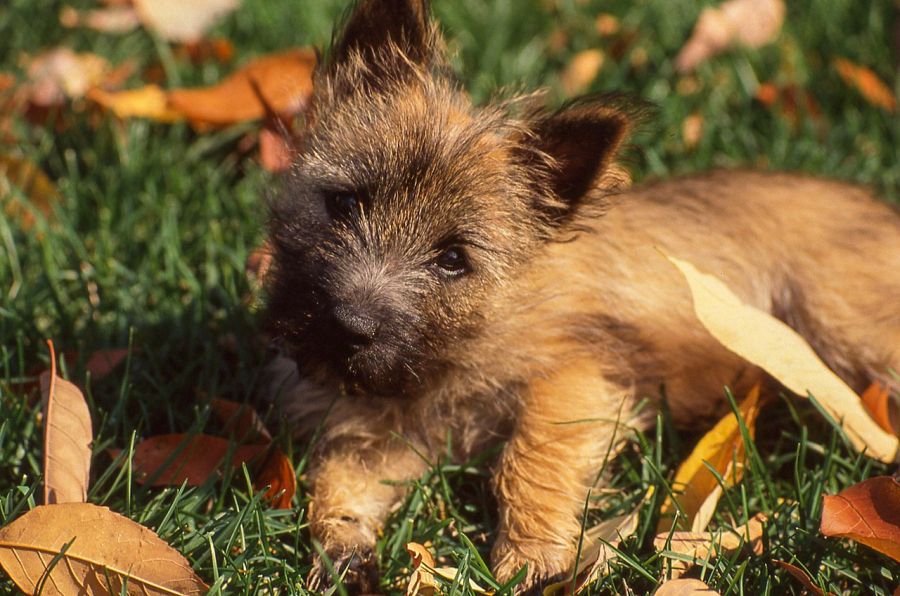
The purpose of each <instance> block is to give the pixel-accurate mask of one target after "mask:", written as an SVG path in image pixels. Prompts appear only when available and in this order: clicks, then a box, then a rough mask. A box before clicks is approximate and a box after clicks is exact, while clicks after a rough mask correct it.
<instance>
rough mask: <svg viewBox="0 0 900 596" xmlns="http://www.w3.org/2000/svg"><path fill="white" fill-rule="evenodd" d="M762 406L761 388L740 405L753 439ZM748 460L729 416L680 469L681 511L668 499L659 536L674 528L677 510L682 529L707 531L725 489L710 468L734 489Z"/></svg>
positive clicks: (734, 419) (677, 483)
mask: <svg viewBox="0 0 900 596" xmlns="http://www.w3.org/2000/svg"><path fill="white" fill-rule="evenodd" d="M761 406H762V404H761V403H760V399H759V385H758V384H757V385H756V386H754V387H753V389H751V390H750V392H749V393H748V394H747V397H746V398H744V400H743V401H742V402H741V403H740V404H739V405H738V411H739V412H740V413H741V418H742V419H743V421H744V424H745V425H746V427H747V431H748V433H749V434H750V437H751V438H752V437H753V436H754V433H755V429H756V418H757V416H758V415H759V410H760V407H761ZM745 459H746V456H745V448H744V437H743V435H742V434H741V427H740V425H739V424H738V419H737V417H736V416H735V414H734V412H729V413H728V414H726V415H725V417H724V418H722V419H721V420H719V422H718V423H716V425H715V426H714V427H713V428H712V429H711V430H710V431H709V432H707V433H706V435H704V436H703V438H702V439H700V442H699V443H697V446H696V447H694V450H693V451H692V452H691V454H690V455H689V456H688V458H687V459H686V460H684V462H682V464H681V465H680V466H679V467H678V471H677V472H676V473H675V480H673V481H672V487H673V489H674V490H675V493H676V495H677V496H676V497H675V501H677V504H678V507H676V503H675V502H673V499H672V497H671V496H669V497H666V500H665V501H664V502H663V505H662V508H661V510H660V520H659V525H658V526H657V532H665V531H667V530H668V529H669V528H670V527H671V525H672V518H673V517H674V516H675V513H676V510H680V511H681V513H682V514H683V516H681V517H679V520H678V525H679V527H681V528H683V529H685V530H690V531H692V532H702V531H703V530H705V529H706V526H707V525H708V524H709V521H710V520H711V519H712V515H713V513H714V512H715V509H716V504H717V503H718V501H719V497H721V494H722V486H721V485H720V484H719V481H718V479H717V478H716V477H715V475H714V474H713V473H712V472H711V471H710V469H709V467H707V466H711V467H712V468H713V469H714V470H716V471H717V472H718V473H719V474H720V475H721V476H722V478H723V479H724V480H725V483H726V485H728V486H730V485H731V484H732V483H735V482H737V481H739V480H740V479H741V477H742V476H743V473H744V460H745Z"/></svg>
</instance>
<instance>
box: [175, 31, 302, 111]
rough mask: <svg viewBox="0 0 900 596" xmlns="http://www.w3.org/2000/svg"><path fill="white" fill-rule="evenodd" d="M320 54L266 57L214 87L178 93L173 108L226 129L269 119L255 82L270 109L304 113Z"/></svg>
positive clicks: (293, 52)
mask: <svg viewBox="0 0 900 596" xmlns="http://www.w3.org/2000/svg"><path fill="white" fill-rule="evenodd" d="M315 66H316V54H315V52H313V51H312V50H311V49H308V48H300V49H294V50H288V51H285V52H281V53H278V54H270V55H268V56H263V57H261V58H258V59H256V60H254V61H252V62H249V63H247V64H245V65H244V66H243V67H242V68H241V69H240V70H238V71H237V72H235V73H234V74H232V75H231V76H229V77H228V78H227V79H225V80H224V81H222V82H221V83H219V84H218V85H214V86H212V87H201V88H197V89H176V90H174V91H170V92H169V105H170V106H171V107H172V108H173V109H175V110H177V111H179V112H181V113H182V114H183V115H184V116H185V117H186V118H188V119H189V120H192V121H194V122H199V123H205V124H215V125H225V124H233V123H235V122H244V121H246V120H255V119H258V118H262V117H263V116H265V115H266V106H265V105H264V104H263V102H261V101H260V98H259V97H258V94H257V92H256V90H254V87H253V83H251V81H253V82H255V83H256V85H257V87H258V89H259V94H261V95H262V96H263V97H264V98H265V101H266V102H268V104H269V106H271V108H272V109H273V110H274V111H276V112H277V113H279V114H285V115H290V114H297V113H299V112H301V111H302V110H303V109H304V108H305V107H306V104H307V102H308V100H309V96H310V94H311V93H312V72H313V69H314V68H315Z"/></svg>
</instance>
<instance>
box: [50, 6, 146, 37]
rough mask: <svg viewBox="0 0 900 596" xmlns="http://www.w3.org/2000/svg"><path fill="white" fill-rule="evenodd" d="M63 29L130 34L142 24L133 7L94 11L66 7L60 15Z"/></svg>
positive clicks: (113, 7) (114, 7)
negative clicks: (84, 29) (80, 28)
mask: <svg viewBox="0 0 900 596" xmlns="http://www.w3.org/2000/svg"><path fill="white" fill-rule="evenodd" d="M59 22H60V24H61V25H62V26H63V27H69V28H72V27H88V28H89V29H94V30H95V31H101V32H103V33H128V32H129V31H133V30H134V29H137V28H138V26H139V25H140V24H141V22H140V20H139V19H138V16H137V13H136V12H135V11H134V8H133V7H131V6H111V7H108V8H97V9H94V10H77V9H75V8H72V7H71V6H64V7H63V8H62V10H61V11H60V13H59Z"/></svg>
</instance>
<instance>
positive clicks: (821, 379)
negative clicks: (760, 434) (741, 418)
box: [666, 255, 900, 463]
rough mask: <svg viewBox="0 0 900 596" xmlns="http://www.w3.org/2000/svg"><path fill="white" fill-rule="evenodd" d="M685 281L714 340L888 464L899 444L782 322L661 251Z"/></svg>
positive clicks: (860, 447) (700, 318)
mask: <svg viewBox="0 0 900 596" xmlns="http://www.w3.org/2000/svg"><path fill="white" fill-rule="evenodd" d="M666 256H667V258H668V259H669V260H670V261H671V262H672V264H674V265H675V266H676V267H677V268H678V270H679V271H681V273H682V274H683V275H684V277H685V279H686V280H687V282H688V286H689V288H690V291H691V295H692V296H693V300H694V312H695V313H696V315H697V318H698V319H699V320H700V322H701V323H702V324H703V326H704V327H705V328H706V330H707V331H709V332H710V333H711V334H712V336H713V337H715V338H716V339H717V340H719V342H720V343H721V344H722V345H723V346H725V347H726V348H728V349H729V350H731V351H732V352H734V353H735V354H737V355H738V356H740V357H742V358H744V359H745V360H747V361H748V362H750V363H752V364H755V365H756V366H759V367H760V368H762V369H763V370H765V371H766V372H767V373H769V374H770V375H772V376H773V377H775V379H777V380H778V381H779V382H780V383H781V384H782V385H784V386H785V387H787V388H788V389H790V390H791V391H793V392H794V393H796V394H797V395H800V396H807V395H809V394H812V395H813V396H814V397H815V398H816V400H817V401H818V403H819V404H821V406H822V408H824V410H825V411H826V412H827V413H828V414H829V415H830V416H831V417H832V418H834V419H835V420H836V421H838V422H839V423H841V425H842V428H843V430H844V432H845V433H846V435H847V437H848V438H849V440H850V442H851V443H852V444H853V445H854V447H856V449H858V450H860V451H862V450H866V453H867V454H868V455H869V456H870V457H874V458H876V459H878V460H880V461H883V462H885V463H893V462H894V461H895V460H896V458H897V449H898V446H900V442H898V439H897V437H895V436H892V435H890V434H889V433H886V432H885V431H884V430H882V429H881V428H880V427H879V426H878V424H876V423H875V421H874V420H872V418H871V417H870V416H869V415H868V414H867V413H866V410H865V408H863V406H862V403H861V402H860V399H859V397H858V396H857V395H856V394H855V393H854V392H853V390H852V389H850V387H848V386H847V384H846V383H844V381H842V380H841V378H840V377H838V376H837V375H836V374H835V373H834V372H833V371H831V370H829V369H828V367H827V366H825V364H824V363H823V362H822V361H821V360H820V359H819V357H818V356H817V355H816V353H815V351H813V349H812V348H811V347H810V346H809V344H808V343H806V340H804V339H803V338H802V337H801V336H800V335H799V334H798V333H797V332H796V331H794V330H793V329H791V328H790V327H788V326H787V325H786V324H785V323H783V322H781V321H779V320H778V319H776V318H774V317H772V316H771V315H769V314H767V313H764V312H763V311H761V310H759V309H756V308H754V307H752V306H750V305H748V304H745V303H743V302H742V301H741V299H740V298H738V297H737V296H736V295H735V294H734V292H732V291H731V290H730V289H729V288H728V286H726V285H725V284H724V283H722V281H721V280H720V279H718V278H717V277H714V276H712V275H709V274H707V273H701V272H700V271H698V270H697V268H696V267H694V265H692V264H691V263H689V262H687V261H682V260H680V259H676V258H674V257H671V256H668V255H666Z"/></svg>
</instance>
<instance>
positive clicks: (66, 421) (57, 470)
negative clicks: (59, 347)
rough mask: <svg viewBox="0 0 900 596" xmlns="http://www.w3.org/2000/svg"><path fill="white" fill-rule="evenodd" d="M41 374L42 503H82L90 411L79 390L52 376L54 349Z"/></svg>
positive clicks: (86, 481) (88, 469)
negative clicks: (48, 367) (42, 434)
mask: <svg viewBox="0 0 900 596" xmlns="http://www.w3.org/2000/svg"><path fill="white" fill-rule="evenodd" d="M47 345H48V346H49V347H50V370H49V371H47V372H45V373H44V374H42V375H41V401H42V403H43V412H44V503H45V504H47V505H52V504H55V503H84V502H85V501H86V500H87V489H88V484H89V483H90V476H91V442H92V441H93V440H94V431H93V427H92V426H91V413H90V412H89V411H88V407H87V402H85V401H84V396H83V395H82V394H81V390H79V389H78V387H76V386H75V385H73V384H72V383H70V382H69V381H66V380H65V379H62V378H60V377H58V376H57V375H56V351H55V350H54V349H53V342H51V341H48V342H47Z"/></svg>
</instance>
